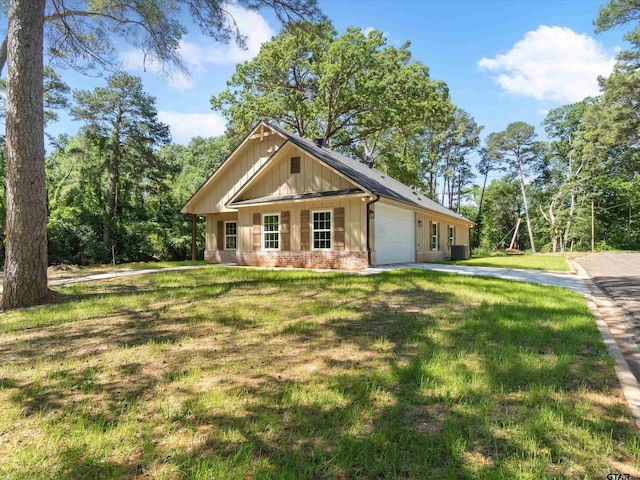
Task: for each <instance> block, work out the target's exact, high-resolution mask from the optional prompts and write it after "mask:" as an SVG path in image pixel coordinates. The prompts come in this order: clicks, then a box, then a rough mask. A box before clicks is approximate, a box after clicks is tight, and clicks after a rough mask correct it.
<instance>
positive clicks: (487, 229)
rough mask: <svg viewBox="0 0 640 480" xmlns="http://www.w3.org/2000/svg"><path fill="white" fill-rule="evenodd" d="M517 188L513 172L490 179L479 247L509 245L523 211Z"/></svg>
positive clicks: (488, 247)
mask: <svg viewBox="0 0 640 480" xmlns="http://www.w3.org/2000/svg"><path fill="white" fill-rule="evenodd" d="M519 190H520V188H519V181H518V180H517V179H516V177H515V176H514V175H513V174H507V175H505V176H504V177H502V178H499V179H495V180H492V181H491V183H490V184H489V186H488V187H487V189H486V192H485V208H484V211H483V213H482V217H483V234H482V241H481V243H480V246H481V247H483V248H486V249H489V250H494V249H495V248H498V247H502V248H506V247H507V246H508V245H509V242H510V241H511V238H512V236H513V233H514V232H513V229H514V228H515V226H516V225H517V221H518V219H519V218H520V217H521V216H522V212H523V206H522V200H521V198H519V197H520V195H518V191H519Z"/></svg>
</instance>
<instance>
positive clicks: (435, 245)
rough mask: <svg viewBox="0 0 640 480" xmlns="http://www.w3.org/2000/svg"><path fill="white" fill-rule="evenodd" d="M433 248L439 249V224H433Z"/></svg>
mask: <svg viewBox="0 0 640 480" xmlns="http://www.w3.org/2000/svg"><path fill="white" fill-rule="evenodd" d="M431 250H438V224H437V223H432V224H431Z"/></svg>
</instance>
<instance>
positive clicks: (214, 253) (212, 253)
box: [204, 250, 237, 263]
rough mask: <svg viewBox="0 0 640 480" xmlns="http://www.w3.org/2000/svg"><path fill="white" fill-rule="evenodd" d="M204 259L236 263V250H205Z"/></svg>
mask: <svg viewBox="0 0 640 480" xmlns="http://www.w3.org/2000/svg"><path fill="white" fill-rule="evenodd" d="M204 259H205V260H206V261H207V262H218V263H236V261H237V260H236V252H235V251H234V250H205V251H204Z"/></svg>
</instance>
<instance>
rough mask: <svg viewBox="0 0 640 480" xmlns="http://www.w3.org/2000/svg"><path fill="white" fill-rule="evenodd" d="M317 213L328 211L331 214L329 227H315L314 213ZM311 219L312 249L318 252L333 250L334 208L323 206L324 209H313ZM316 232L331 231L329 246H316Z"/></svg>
mask: <svg viewBox="0 0 640 480" xmlns="http://www.w3.org/2000/svg"><path fill="white" fill-rule="evenodd" d="M315 213H328V214H329V215H330V217H329V228H328V229H322V230H316V229H315V228H314V222H313V215H314V214H315ZM309 220H310V221H311V250H313V251H316V252H330V251H331V250H333V209H332V208H323V209H322V210H311V215H310V218H309ZM316 232H329V248H316V239H315V233H316Z"/></svg>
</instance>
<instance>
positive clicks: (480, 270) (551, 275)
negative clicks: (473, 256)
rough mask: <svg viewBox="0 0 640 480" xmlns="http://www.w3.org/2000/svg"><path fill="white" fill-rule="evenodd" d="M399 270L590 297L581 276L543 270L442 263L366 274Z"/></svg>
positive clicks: (390, 267) (372, 270) (378, 269)
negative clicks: (454, 275)
mask: <svg viewBox="0 0 640 480" xmlns="http://www.w3.org/2000/svg"><path fill="white" fill-rule="evenodd" d="M397 268H417V269H419V270H433V271H436V272H446V273H457V274H459V275H479V276H483V277H496V278H502V279H505V280H517V281H519V282H529V283H537V284H539V285H551V286H555V287H562V288H568V289H569V290H573V291H574V292H578V293H582V294H583V295H590V294H591V292H590V291H589V288H588V287H587V286H586V285H585V283H584V281H583V280H582V278H580V276H579V275H576V274H574V273H569V272H546V271H542V270H519V269H514V268H494V267H472V266H466V265H448V264H442V263H403V264H400V265H383V266H380V267H374V268H368V269H367V270H366V271H365V272H367V273H377V272H381V271H384V270H393V269H397Z"/></svg>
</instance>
